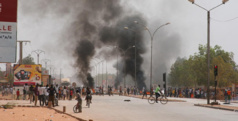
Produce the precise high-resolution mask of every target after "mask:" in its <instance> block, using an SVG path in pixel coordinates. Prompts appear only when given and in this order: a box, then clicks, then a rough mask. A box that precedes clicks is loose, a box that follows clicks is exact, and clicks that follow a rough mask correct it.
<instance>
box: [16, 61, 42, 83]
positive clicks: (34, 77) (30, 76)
mask: <svg viewBox="0 0 238 121" xmlns="http://www.w3.org/2000/svg"><path fill="white" fill-rule="evenodd" d="M25 83H28V84H29V85H35V84H36V83H38V84H41V65H19V64H15V65H14V83H13V84H14V85H24V84H25Z"/></svg>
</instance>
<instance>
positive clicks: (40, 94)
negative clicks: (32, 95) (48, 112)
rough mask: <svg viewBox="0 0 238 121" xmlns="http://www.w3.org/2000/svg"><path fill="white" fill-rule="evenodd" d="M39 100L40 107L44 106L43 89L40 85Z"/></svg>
mask: <svg viewBox="0 0 238 121" xmlns="http://www.w3.org/2000/svg"><path fill="white" fill-rule="evenodd" d="M38 90H39V100H40V106H44V103H45V99H44V88H43V87H42V85H40V87H39V89H38Z"/></svg>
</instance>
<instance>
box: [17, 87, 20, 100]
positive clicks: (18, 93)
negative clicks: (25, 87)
mask: <svg viewBox="0 0 238 121" xmlns="http://www.w3.org/2000/svg"><path fill="white" fill-rule="evenodd" d="M16 93H17V100H19V97H20V91H19V89H17V92H16Z"/></svg>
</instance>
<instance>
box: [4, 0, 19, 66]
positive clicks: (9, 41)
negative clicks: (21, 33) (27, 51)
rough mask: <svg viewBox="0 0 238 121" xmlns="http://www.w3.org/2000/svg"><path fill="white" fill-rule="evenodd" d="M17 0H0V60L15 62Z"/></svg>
mask: <svg viewBox="0 0 238 121" xmlns="http://www.w3.org/2000/svg"><path fill="white" fill-rule="evenodd" d="M16 47H17V0H0V62H10V63H14V62H16Z"/></svg>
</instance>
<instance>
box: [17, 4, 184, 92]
mask: <svg viewBox="0 0 238 121" xmlns="http://www.w3.org/2000/svg"><path fill="white" fill-rule="evenodd" d="M21 1H23V2H20V9H21V10H22V12H21V13H24V14H23V16H24V18H25V17H29V16H31V19H30V21H36V23H40V22H41V21H42V20H47V19H51V18H54V19H55V20H56V22H57V20H59V21H60V20H64V23H63V24H59V25H58V26H60V27H59V28H61V29H62V31H60V32H59V33H56V34H54V35H52V36H55V37H54V38H56V39H57V40H59V41H57V42H56V41H52V43H53V44H54V45H55V46H56V47H57V51H56V50H55V49H54V48H53V47H52V46H53V45H52V44H49V43H46V44H45V46H44V48H43V49H44V50H47V54H48V53H51V54H50V55H51V56H54V57H53V58H57V57H58V58H62V56H63V57H64V56H66V55H65V53H66V54H67V55H70V56H71V55H72V56H73V57H74V59H75V60H73V61H72V62H71V63H73V64H71V65H72V66H73V67H74V68H75V70H76V73H77V75H78V76H77V77H78V80H79V81H82V82H83V83H84V85H87V86H90V87H93V84H94V82H93V79H92V78H91V75H90V72H91V69H90V65H91V63H90V62H91V60H92V59H93V57H95V56H97V57H98V56H100V58H104V59H107V57H106V56H108V55H109V54H110V56H111V57H110V59H112V58H114V59H116V55H117V54H119V58H120V59H121V60H119V62H120V63H119V67H118V68H117V66H115V67H116V69H117V70H118V71H119V75H118V77H117V78H116V80H115V81H116V82H115V86H117V85H119V84H120V83H121V82H122V81H123V77H124V76H127V75H129V76H131V77H132V78H133V79H134V80H135V79H136V82H137V84H138V87H139V88H140V89H141V88H142V87H143V86H145V79H146V78H145V77H146V76H145V74H144V73H146V75H148V72H149V67H150V66H149V64H150V62H149V59H148V58H150V56H149V55H150V54H148V53H146V52H148V51H146V48H149V47H148V46H147V45H148V44H150V37H149V36H146V37H144V35H147V33H146V32H145V30H144V28H143V27H142V26H141V25H139V24H135V23H134V21H135V20H136V21H138V22H139V23H141V24H144V25H147V22H146V21H145V20H144V19H143V18H144V17H143V16H142V15H141V14H140V12H138V11H134V10H131V9H128V8H126V7H125V5H124V4H125V3H127V2H125V1H124V2H121V1H120V0H68V1H67V0H37V1H36V0H34V1H32V0H21ZM136 2H137V1H136ZM158 10H161V9H159V8H158ZM171 10H172V9H171ZM164 12H166V11H164ZM166 15H169V14H168V13H167V14H166ZM32 18H33V19H32ZM65 19H66V20H67V21H65ZM158 19H159V17H158V18H155V19H154V20H153V21H155V20H156V22H153V23H152V24H150V25H148V26H149V27H152V30H155V29H156V28H155V27H158V26H159V25H161V24H163V23H158ZM24 20H25V19H24ZM26 23H27V24H28V21H27V22H26ZM61 23H62V21H61ZM150 23H151V22H150ZM157 25H158V26H157ZM45 26H47V25H45ZM58 26H57V27H55V28H58ZM125 26H127V27H128V28H130V29H131V30H133V31H131V30H125V29H124V27H125ZM55 28H54V29H55ZM54 29H52V30H51V31H54ZM160 33H161V34H160ZM157 34H159V35H158V36H159V37H158V36H157V37H155V39H154V44H153V45H154V47H155V48H154V51H153V55H154V56H153V57H154V60H153V72H154V73H153V78H154V79H153V81H154V80H156V81H157V80H159V79H160V77H159V76H158V75H162V73H163V72H165V71H166V69H167V68H168V67H167V65H168V61H169V60H171V59H173V58H177V57H176V56H177V55H178V54H179V50H180V41H179V40H181V38H180V36H179V35H174V34H171V32H169V31H162V32H161V30H160V32H159V33H157ZM49 42H50V41H49ZM133 45H135V46H136V47H135V48H130V47H132V46H133ZM171 45H172V46H171ZM105 46H117V47H119V48H121V49H119V50H117V49H116V48H114V49H113V51H112V52H108V50H105V51H101V52H100V53H97V52H98V51H99V50H103V48H104V47H105ZM46 48H48V49H46ZM128 48H130V49H128ZM168 48H169V49H168ZM127 49H128V50H127ZM135 49H136V54H135ZM126 50H127V51H126ZM124 51H126V53H125V54H124ZM58 53H62V54H58ZM57 54H58V55H57ZM55 55H57V56H55ZM59 56H60V57H59ZM135 57H136V65H135ZM58 58H57V59H58ZM63 59H67V58H63ZM52 60H53V59H52ZM142 65H143V68H142ZM64 66H65V67H66V66H68V65H64ZM135 67H136V70H137V71H136V75H135ZM158 72H159V73H158ZM88 80H90V81H88ZM146 82H149V81H148V80H147V81H146ZM147 85H148V83H147Z"/></svg>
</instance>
